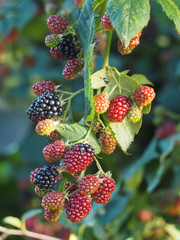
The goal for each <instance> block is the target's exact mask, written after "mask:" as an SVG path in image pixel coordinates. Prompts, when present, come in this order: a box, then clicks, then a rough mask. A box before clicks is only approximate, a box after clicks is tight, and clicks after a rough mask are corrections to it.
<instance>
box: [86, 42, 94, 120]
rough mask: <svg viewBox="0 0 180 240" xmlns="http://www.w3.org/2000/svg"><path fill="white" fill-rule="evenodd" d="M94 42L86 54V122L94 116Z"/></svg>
mask: <svg viewBox="0 0 180 240" xmlns="http://www.w3.org/2000/svg"><path fill="white" fill-rule="evenodd" d="M93 48H94V44H92V45H90V47H89V49H88V52H87V54H86V55H85V67H84V95H85V114H84V119H85V121H86V122H88V121H91V120H92V119H93V117H94V109H95V104H94V96H93V88H92V85H91V79H90V75H91V73H92V58H93Z"/></svg>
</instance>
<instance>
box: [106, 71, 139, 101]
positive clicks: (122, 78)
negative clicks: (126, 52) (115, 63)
mask: <svg viewBox="0 0 180 240" xmlns="http://www.w3.org/2000/svg"><path fill="white" fill-rule="evenodd" d="M105 71H106V73H105V75H106V81H107V82H109V84H108V85H107V87H106V88H105V89H104V91H103V93H104V94H108V95H109V97H110V98H114V97H116V96H117V95H118V94H124V95H127V96H131V95H132V94H133V92H134V90H135V89H137V88H139V87H141V84H139V83H138V82H137V81H136V80H134V79H133V78H132V77H130V76H128V75H126V72H122V73H119V72H118V70H117V69H116V68H111V67H106V69H105Z"/></svg>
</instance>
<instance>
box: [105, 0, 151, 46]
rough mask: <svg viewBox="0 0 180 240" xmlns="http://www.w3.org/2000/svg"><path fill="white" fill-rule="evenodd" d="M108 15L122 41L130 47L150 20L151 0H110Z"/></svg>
mask: <svg viewBox="0 0 180 240" xmlns="http://www.w3.org/2000/svg"><path fill="white" fill-rule="evenodd" d="M107 13H108V16H109V18H110V21H111V23H112V25H113V27H114V28H115V29H116V31H117V34H118V35H119V37H120V38H121V40H122V41H123V42H124V43H125V46H126V47H128V45H129V43H130V41H131V39H132V38H133V37H135V36H136V34H138V33H139V32H140V31H141V30H142V28H143V27H144V26H146V25H147V24H148V21H149V19H150V5H149V0H118V1H117V0H109V1H108V3H107Z"/></svg>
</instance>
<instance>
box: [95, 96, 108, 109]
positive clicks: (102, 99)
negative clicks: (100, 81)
mask: <svg viewBox="0 0 180 240" xmlns="http://www.w3.org/2000/svg"><path fill="white" fill-rule="evenodd" d="M94 102H95V111H96V112H97V113H105V112H106V110H107V109H108V107H109V103H110V100H109V97H108V96H107V95H105V94H103V93H101V94H97V95H95V96H94Z"/></svg>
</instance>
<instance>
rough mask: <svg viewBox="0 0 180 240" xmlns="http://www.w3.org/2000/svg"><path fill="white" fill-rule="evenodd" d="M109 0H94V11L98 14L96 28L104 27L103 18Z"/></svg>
mask: <svg viewBox="0 0 180 240" xmlns="http://www.w3.org/2000/svg"><path fill="white" fill-rule="evenodd" d="M107 2H108V0H95V1H94V2H93V11H94V12H95V13H96V14H98V18H97V20H96V25H95V26H96V30H99V29H100V28H102V26H101V18H102V17H103V16H104V13H105V11H106V4H107Z"/></svg>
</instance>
